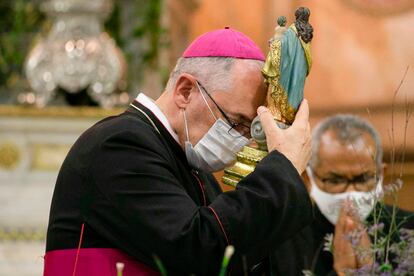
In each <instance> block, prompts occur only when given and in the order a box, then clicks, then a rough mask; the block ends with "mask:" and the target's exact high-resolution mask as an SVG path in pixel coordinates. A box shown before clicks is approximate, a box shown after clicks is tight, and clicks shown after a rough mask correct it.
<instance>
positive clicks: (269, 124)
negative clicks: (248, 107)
mask: <svg viewBox="0 0 414 276" xmlns="http://www.w3.org/2000/svg"><path fill="white" fill-rule="evenodd" d="M257 114H258V115H259V118H260V122H261V123H262V127H263V130H264V132H265V134H266V137H267V138H268V139H272V137H273V136H274V132H275V131H278V127H277V125H276V123H275V120H274V119H273V115H272V113H271V112H270V110H269V109H267V108H266V107H264V106H259V108H258V109H257Z"/></svg>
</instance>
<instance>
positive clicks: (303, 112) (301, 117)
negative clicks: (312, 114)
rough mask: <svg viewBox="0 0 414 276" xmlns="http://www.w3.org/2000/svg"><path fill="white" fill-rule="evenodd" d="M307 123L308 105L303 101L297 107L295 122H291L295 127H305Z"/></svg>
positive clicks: (306, 101)
mask: <svg viewBox="0 0 414 276" xmlns="http://www.w3.org/2000/svg"><path fill="white" fill-rule="evenodd" d="M308 123H309V105H308V100H306V99H303V101H302V103H301V104H300V106H299V110H298V112H297V113H296V117H295V121H294V122H293V126H295V125H302V126H305V127H307V125H308Z"/></svg>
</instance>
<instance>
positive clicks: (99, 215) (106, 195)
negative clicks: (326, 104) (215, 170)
mask: <svg viewBox="0 0 414 276" xmlns="http://www.w3.org/2000/svg"><path fill="white" fill-rule="evenodd" d="M134 105H136V106H137V107H138V108H139V109H141V110H142V111H143V112H144V113H145V114H143V113H141V112H139V111H138V110H136V109H134V108H132V107H129V108H128V109H127V110H126V112H124V113H123V114H121V115H118V116H114V117H109V118H106V119H104V120H102V121H100V122H98V123H97V124H95V125H94V126H92V127H91V128H90V129H88V130H87V131H85V132H84V133H83V134H82V135H81V136H80V138H79V139H78V140H77V141H76V143H75V144H74V145H73V147H72V148H71V150H70V152H69V153H68V155H67V157H66V159H65V161H64V163H63V165H62V168H61V170H60V172H59V176H58V179H57V182H56V187H55V191H54V194H53V199H52V206H51V210H50V218H49V227H48V233H47V245H46V251H51V250H56V249H69V248H76V247H77V246H78V242H79V236H80V229H81V225H82V224H83V223H85V230H84V234H83V241H82V247H83V248H117V249H120V250H122V251H124V252H126V253H127V254H129V255H131V256H133V257H134V258H136V259H137V260H138V261H140V262H141V263H144V264H146V265H149V266H151V267H153V268H155V267H156V266H155V264H154V261H153V254H156V255H157V256H158V257H159V258H160V259H161V261H162V263H163V264H164V265H165V267H166V270H167V272H168V274H169V275H188V274H190V273H194V274H196V275H218V271H219V268H220V264H221V259H222V257H223V253H224V249H225V247H226V246H227V245H228V244H232V245H234V247H235V256H234V258H233V260H232V264H231V271H232V274H238V273H240V272H241V271H242V267H243V262H242V261H241V260H242V259H246V260H247V264H248V266H249V267H250V268H251V267H253V266H254V265H256V264H258V263H261V262H262V263H263V260H268V259H267V256H268V255H269V252H271V251H274V248H276V246H277V245H278V244H280V243H282V242H283V241H285V240H287V239H289V238H290V237H291V236H292V235H294V234H295V233H297V232H298V231H299V230H301V229H302V228H303V227H304V226H305V225H307V224H308V223H310V221H311V216H312V211H311V209H312V206H311V203H310V199H309V196H308V193H307V191H306V188H305V186H304V184H303V182H302V179H301V177H300V175H299V174H298V173H297V171H296V169H295V168H294V167H293V165H292V164H291V163H290V161H289V160H288V159H286V158H285V157H284V156H283V155H282V154H280V153H279V152H276V151H274V152H271V153H270V154H269V155H268V156H267V157H265V158H264V159H263V160H262V161H261V162H260V164H259V165H258V166H257V168H256V170H255V171H254V172H253V173H251V174H250V175H249V176H248V177H246V178H245V179H243V180H242V181H241V182H240V183H239V184H238V186H237V189H236V190H235V191H231V192H226V193H221V190H220V187H219V186H218V184H217V182H216V181H215V180H214V177H213V176H212V175H211V174H210V175H206V174H203V173H201V172H197V171H195V170H193V169H191V167H190V166H189V165H188V163H187V159H186V157H185V153H184V151H183V150H182V148H181V147H180V145H179V144H178V143H177V142H176V141H175V140H174V138H173V137H172V136H171V135H170V133H169V132H168V131H167V129H165V127H164V126H163V125H162V123H161V122H160V121H159V120H158V119H157V118H156V116H155V115H154V114H153V113H152V112H151V111H149V110H148V109H147V108H146V107H145V106H143V105H142V104H140V103H138V102H134ZM241 256H245V258H242V257H241Z"/></svg>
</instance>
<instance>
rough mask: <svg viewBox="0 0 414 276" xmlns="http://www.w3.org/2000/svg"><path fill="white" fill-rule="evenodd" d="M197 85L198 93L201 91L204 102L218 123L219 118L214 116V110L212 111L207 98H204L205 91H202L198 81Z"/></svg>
mask: <svg viewBox="0 0 414 276" xmlns="http://www.w3.org/2000/svg"><path fill="white" fill-rule="evenodd" d="M196 84H197V88H198V91H200V94H201V97H203V100H204V102H205V103H206V105H207V107H208V110H210V113H211V115H212V116H213V118H214V120H216V121H217V117H216V116H215V115H214V112H213V110H211V107H210V106H209V105H208V103H207V100H206V97H204V94H203V91H202V89H201V87H200V85H199V84H198V82H197V81H196Z"/></svg>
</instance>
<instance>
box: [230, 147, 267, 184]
mask: <svg viewBox="0 0 414 276" xmlns="http://www.w3.org/2000/svg"><path fill="white" fill-rule="evenodd" d="M267 153H268V152H267V151H264V150H260V149H257V148H253V147H249V146H246V147H244V148H243V150H242V151H240V152H239V153H237V159H236V160H237V162H236V163H235V164H234V166H232V167H230V168H228V169H225V170H224V176H223V178H222V181H223V183H224V184H226V185H230V186H233V187H236V185H237V183H239V181H240V180H242V179H243V178H244V177H246V176H247V175H248V174H250V173H251V172H252V171H253V170H254V169H255V167H256V165H257V163H259V162H260V160H262V159H263V158H264V157H265V156H266V155H267Z"/></svg>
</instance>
